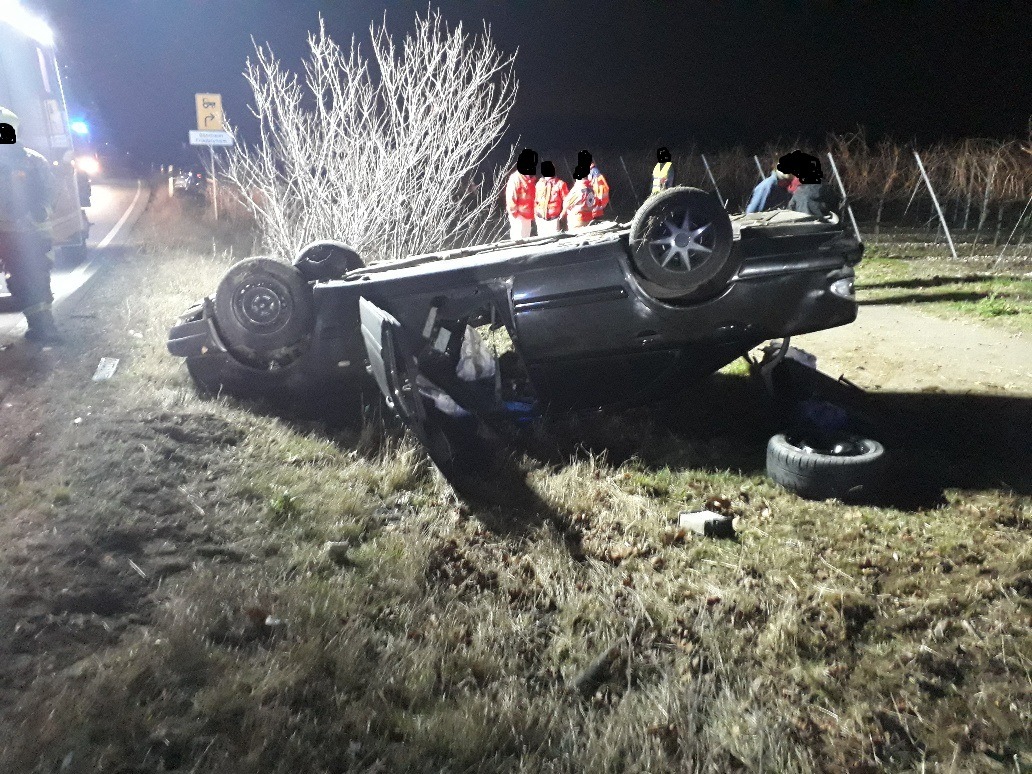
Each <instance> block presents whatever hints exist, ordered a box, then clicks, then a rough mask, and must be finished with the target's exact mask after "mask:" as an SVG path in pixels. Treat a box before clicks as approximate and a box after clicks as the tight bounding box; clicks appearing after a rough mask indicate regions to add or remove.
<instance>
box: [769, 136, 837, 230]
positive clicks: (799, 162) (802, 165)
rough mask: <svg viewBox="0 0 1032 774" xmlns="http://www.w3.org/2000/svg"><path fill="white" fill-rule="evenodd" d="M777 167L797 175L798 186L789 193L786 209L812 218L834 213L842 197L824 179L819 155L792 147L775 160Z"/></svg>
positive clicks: (828, 215) (825, 216) (835, 213)
mask: <svg viewBox="0 0 1032 774" xmlns="http://www.w3.org/2000/svg"><path fill="white" fill-rule="evenodd" d="M778 169H780V170H782V171H783V172H789V173H791V174H793V175H795V176H796V177H797V178H799V188H798V189H796V192H795V193H794V194H792V198H791V199H790V200H789V202H788V209H790V210H792V211H793V212H801V213H803V214H804V215H810V216H811V217H814V218H830V217H831V216H832V215H837V214H838V211H839V208H840V207H841V206H842V200H841V199H840V197H839V193H838V191H836V190H835V188H834V187H833V186H832V185H831V184H829V183H825V182H824V170H823V169H822V168H821V160H820V159H819V158H817V157H816V156H811V155H810V154H808V153H803V152H802V151H798V150H795V151H792V152H791V153H789V154H787V155H785V156H782V157H781V158H780V159H779V160H778Z"/></svg>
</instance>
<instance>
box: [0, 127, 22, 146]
mask: <svg viewBox="0 0 1032 774" xmlns="http://www.w3.org/2000/svg"><path fill="white" fill-rule="evenodd" d="M17 141H18V136H17V133H16V132H15V130H14V126H13V125H12V124H0V145H14V144H15V143H16V142H17Z"/></svg>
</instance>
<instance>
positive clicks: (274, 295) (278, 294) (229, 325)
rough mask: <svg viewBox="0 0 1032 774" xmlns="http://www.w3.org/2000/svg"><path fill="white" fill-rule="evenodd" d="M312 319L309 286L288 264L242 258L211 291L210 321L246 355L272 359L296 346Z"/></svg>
mask: <svg viewBox="0 0 1032 774" xmlns="http://www.w3.org/2000/svg"><path fill="white" fill-rule="evenodd" d="M314 319H315V314H314V302H313V299H312V288H311V286H309V284H308V283H307V282H306V281H305V278H304V277H303V276H301V273H300V272H299V271H298V270H297V269H295V268H294V267H293V266H288V265H286V264H284V263H280V262H279V261H274V260H273V259H271V258H248V259H246V260H244V261H241V262H240V263H238V264H236V265H235V266H233V267H232V268H231V269H230V270H229V271H228V272H226V276H224V277H223V278H222V281H221V282H220V283H219V286H218V289H217V290H216V291H215V323H216V325H217V326H218V329H219V333H221V334H222V337H223V339H224V340H225V342H226V344H227V345H228V346H229V348H230V349H231V350H233V351H234V352H235V353H237V354H240V355H242V356H243V358H244V359H246V360H259V361H261V360H276V359H278V358H279V357H282V356H283V353H285V352H289V351H290V350H292V349H294V348H297V347H298V345H300V344H301V343H302V341H303V340H304V339H305V337H307V336H308V334H309V332H310V331H311V329H312V324H313V321H314Z"/></svg>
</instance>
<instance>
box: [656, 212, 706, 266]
mask: <svg viewBox="0 0 1032 774" xmlns="http://www.w3.org/2000/svg"><path fill="white" fill-rule="evenodd" d="M680 220H681V223H680V225H678V224H677V223H676V216H671V217H669V218H667V219H666V220H665V221H664V222H663V229H664V230H665V232H666V233H665V235H664V236H661V237H659V238H657V239H653V240H651V241H650V242H649V245H650V247H651V248H652V255H653V257H654V258H655V259H656V262H657V263H658V264H659V265H660V266H662V267H663V268H664V269H668V270H670V271H690V270H691V269H693V268H695V267H697V266H698V265H699V264H701V263H702V262H703V261H705V260H706V258H707V257H708V256H709V255H710V253H712V252H713V248H712V246H711V245H708V244H705V243H704V242H705V241H711V240H710V236H711V232H710V225H711V224H709V223H706V224H703V225H701V226H695V225H694V224H693V223H692V221H691V216H690V214H689V213H687V212H685V213H684V216H683V217H682V218H681V219H680Z"/></svg>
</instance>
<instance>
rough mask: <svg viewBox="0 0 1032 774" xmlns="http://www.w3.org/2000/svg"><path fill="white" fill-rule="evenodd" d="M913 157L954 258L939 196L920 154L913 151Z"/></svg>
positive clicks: (954, 248)
mask: <svg viewBox="0 0 1032 774" xmlns="http://www.w3.org/2000/svg"><path fill="white" fill-rule="evenodd" d="M914 158H915V159H917V167H918V169H920V170H921V177H923V178H924V181H925V185H927V186H928V193H930V194H931V195H932V204H934V205H935V211H936V212H938V213H939V222H940V223H942V230H943V231H945V232H946V241H947V242H949V243H950V252H951V253H953V258H954V260H956V259H957V248H956V247H955V246H954V245H953V237H951V236H950V229H949V226H947V225H946V218H945V217H944V216H943V214H942V207H940V206H939V198H938V197H937V196H936V195H935V189H934V188H932V181H931V180H930V179H929V178H928V173H927V172H926V171H925V168H924V164H923V163H922V162H921V154H919V153H918V152H917V151H914Z"/></svg>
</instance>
